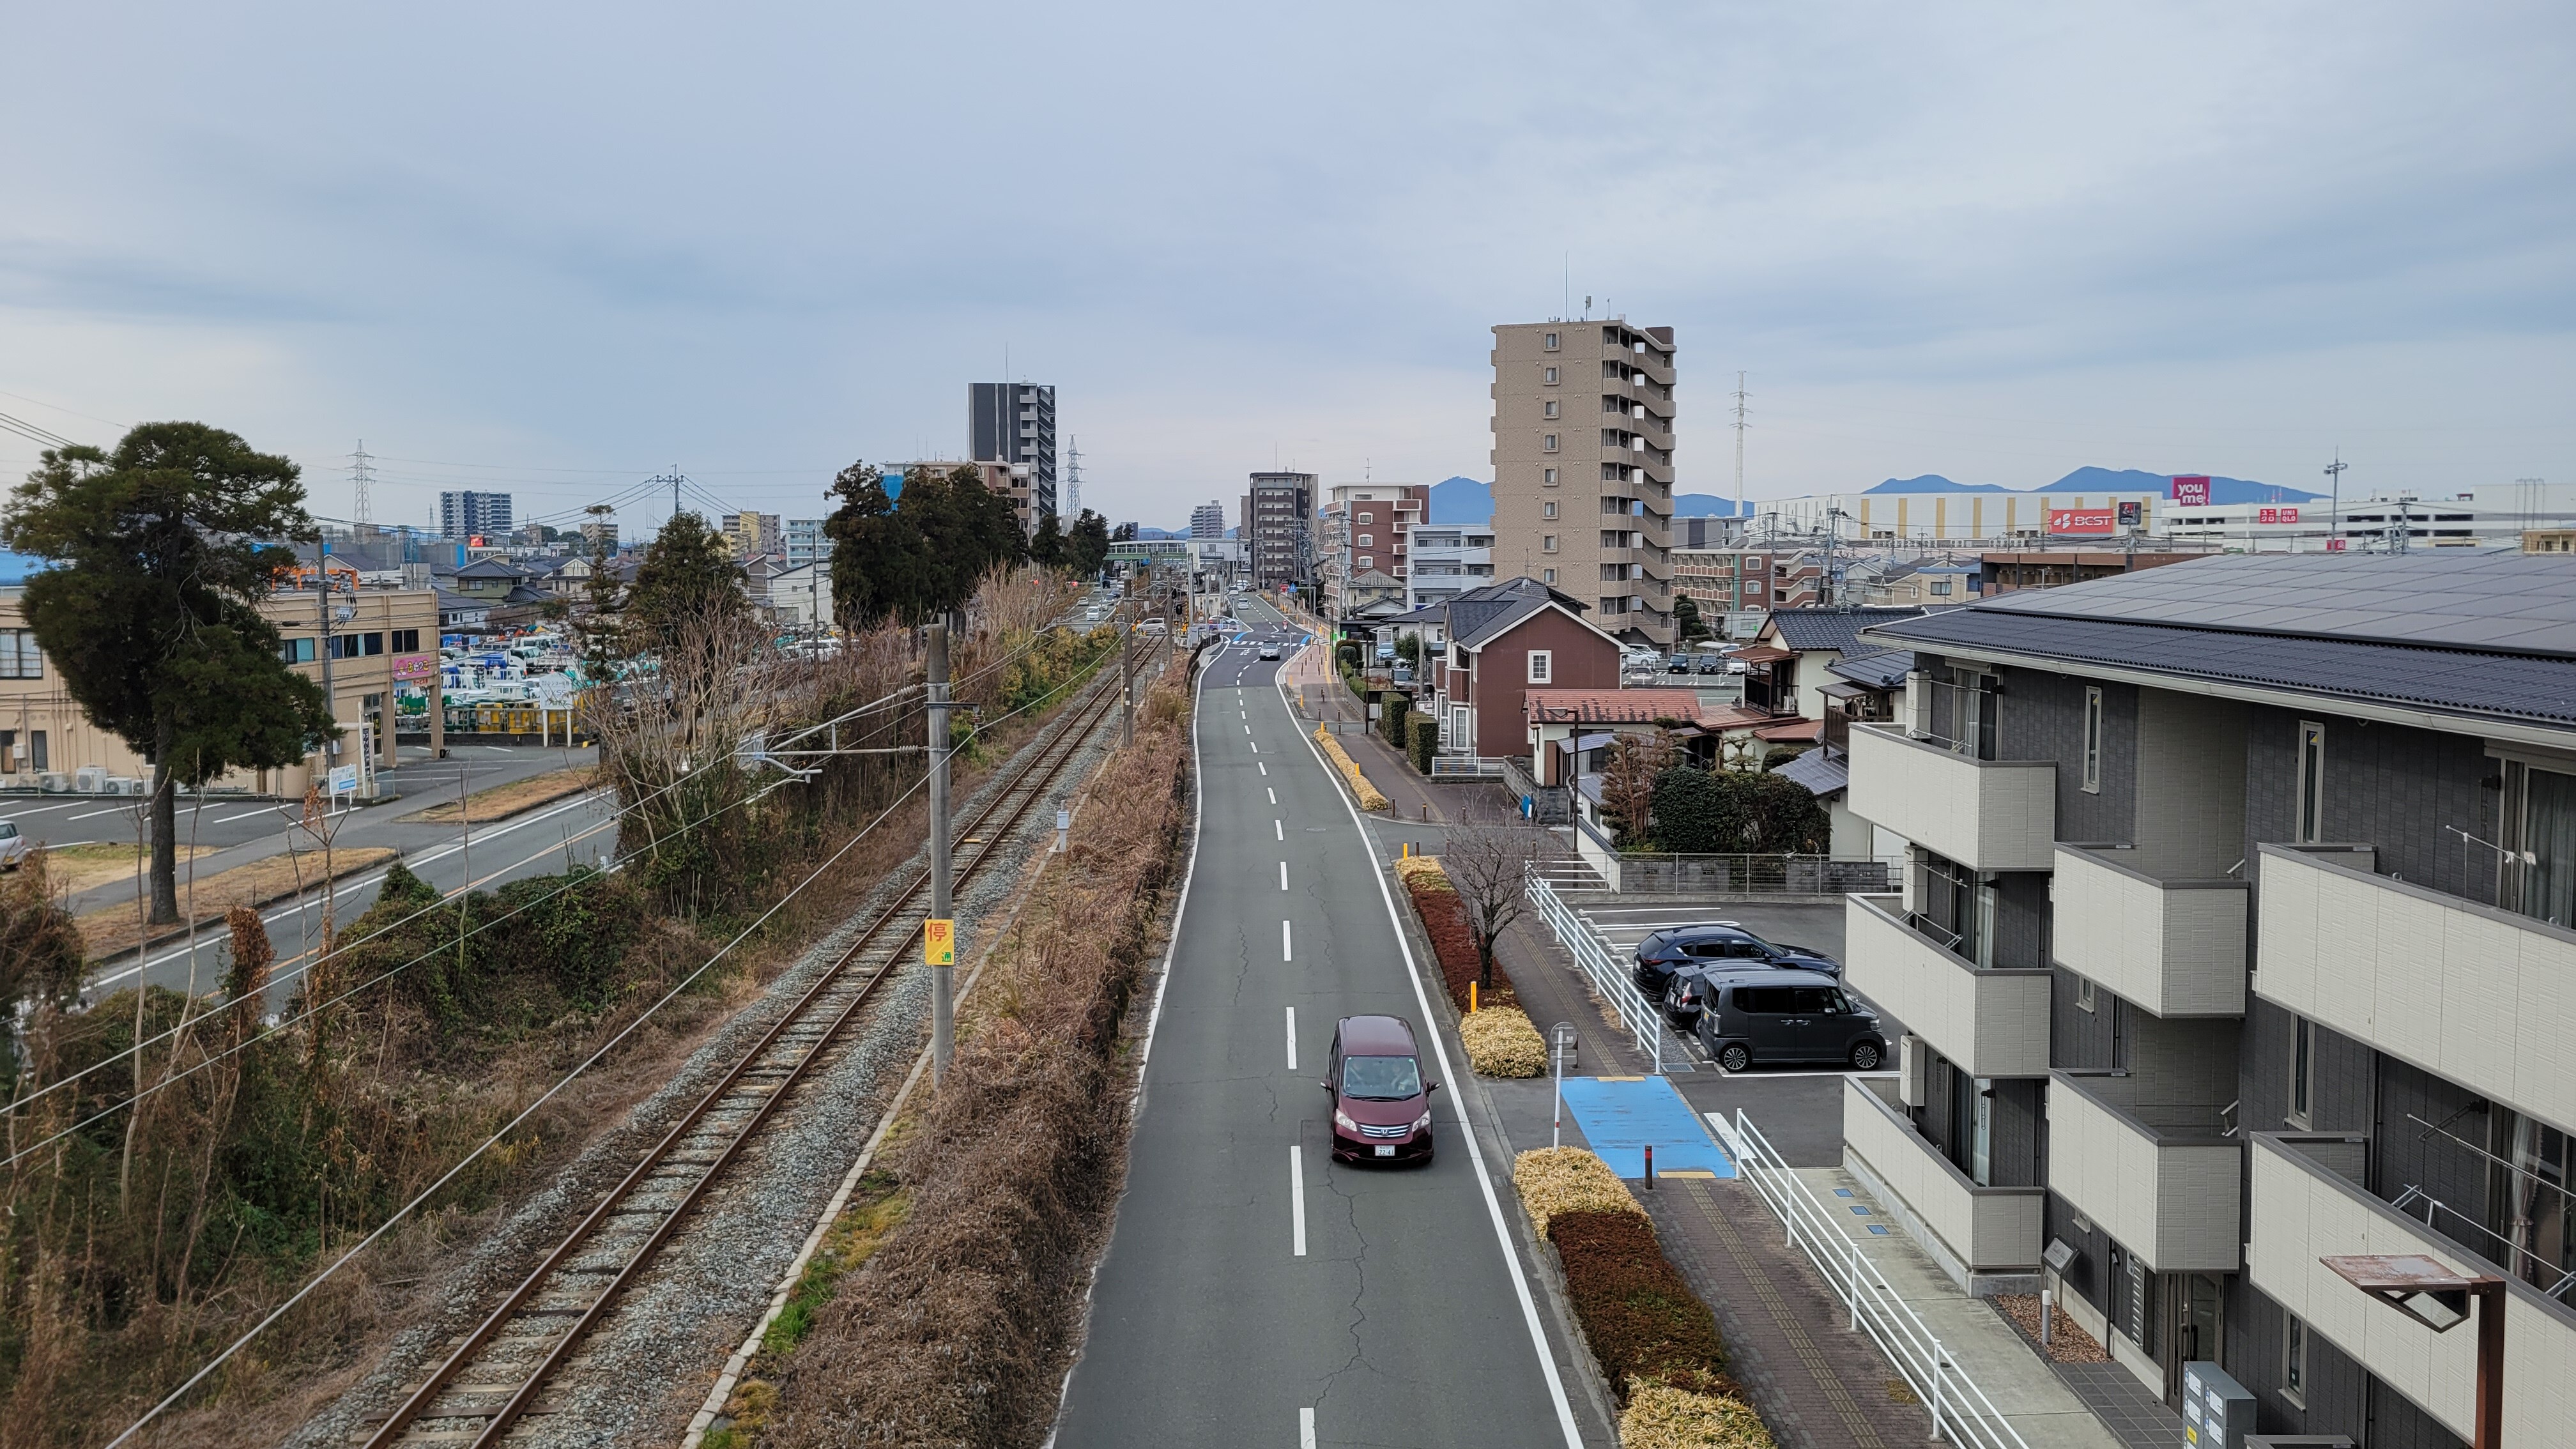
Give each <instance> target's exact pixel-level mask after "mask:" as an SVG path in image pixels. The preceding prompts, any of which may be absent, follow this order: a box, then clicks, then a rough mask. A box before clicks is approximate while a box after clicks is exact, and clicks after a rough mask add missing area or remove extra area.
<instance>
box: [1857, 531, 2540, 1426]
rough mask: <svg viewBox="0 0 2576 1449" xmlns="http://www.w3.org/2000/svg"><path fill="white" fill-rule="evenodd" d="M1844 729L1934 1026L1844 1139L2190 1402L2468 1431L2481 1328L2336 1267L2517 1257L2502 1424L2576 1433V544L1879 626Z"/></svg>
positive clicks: (1986, 603) (1961, 1264) (1872, 1177)
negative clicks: (2425, 1311)
mask: <svg viewBox="0 0 2576 1449" xmlns="http://www.w3.org/2000/svg"><path fill="white" fill-rule="evenodd" d="M1860 638H1861V642H1863V643H1865V644H1866V643H1872V642H1875V643H1879V644H1883V645H1886V646H1888V647H1889V648H1891V649H1905V650H1911V651H1913V654H1914V666H1915V667H1914V669H1913V671H1912V673H1911V674H1910V675H1909V677H1908V681H1907V687H1906V697H1905V698H1906V702H1905V706H1904V709H1903V711H1902V714H1901V717H1900V720H1899V721H1898V722H1897V723H1894V724H1867V723H1856V724H1853V725H1852V726H1851V728H1850V760H1849V781H1850V785H1849V803H1850V808H1851V809H1852V811H1853V812H1855V813H1856V814H1858V815H1859V816H1861V817H1863V818H1864V819H1866V820H1868V821H1870V822H1872V823H1873V824H1874V825H1875V826H1877V827H1878V828H1880V829H1881V830H1884V831H1888V832H1892V833H1894V834H1895V835H1898V836H1902V837H1903V838H1904V839H1905V840H1906V841H1907V842H1908V843H1909V844H1908V855H1909V860H1910V868H1909V871H1908V878H1907V881H1906V884H1905V889H1904V891H1903V892H1902V893H1901V894H1899V893H1890V894H1886V895H1856V896H1853V897H1851V898H1849V900H1848V902H1847V906H1846V937H1845V954H1846V972H1847V981H1848V984H1849V985H1851V986H1852V987H1854V988H1855V989H1857V990H1859V991H1860V992H1862V993H1863V994H1865V995H1867V996H1868V997H1870V998H1871V999H1872V1000H1874V1001H1876V1002H1877V1003H1878V1004H1879V1005H1880V1006H1882V1007H1883V1008H1885V1009H1886V1010H1887V1011H1888V1012H1889V1013H1890V1014H1892V1015H1893V1016H1895V1017H1896V1018H1898V1019H1899V1020H1901V1021H1902V1022H1904V1023H1905V1025H1906V1028H1907V1035H1906V1037H1905V1039H1904V1042H1903V1045H1902V1048H1901V1050H1900V1053H1899V1062H1900V1070H1899V1071H1898V1073H1897V1074H1896V1076H1895V1078H1894V1079H1893V1080H1887V1081H1882V1080H1873V1079H1866V1078H1860V1077H1852V1078H1847V1079H1846V1083H1845V1094H1844V1122H1843V1133H1844V1150H1845V1162H1846V1164H1847V1165H1848V1166H1849V1167H1850V1168H1851V1169H1852V1170H1853V1172H1854V1173H1855V1174H1856V1175H1859V1176H1861V1177H1863V1178H1864V1179H1866V1180H1867V1181H1868V1182H1870V1183H1871V1185H1872V1186H1873V1189H1874V1190H1875V1191H1876V1192H1877V1193H1878V1194H1879V1196H1880V1197H1881V1199H1882V1201H1883V1202H1884V1203H1885V1205H1886V1206H1887V1208H1888V1210H1889V1213H1890V1215H1891V1216H1892V1217H1893V1218H1894V1219H1895V1220H1896V1221H1897V1222H1898V1223H1900V1224H1901V1225H1902V1227H1903V1228H1904V1230H1905V1231H1907V1232H1909V1233H1910V1234H1912V1235H1913V1236H1914V1237H1915V1238H1916V1239H1917V1240H1918V1241H1920V1242H1921V1243H1922V1244H1923V1245H1924V1247H1925V1248H1926V1249H1927V1251H1929V1252H1930V1253H1931V1255H1932V1256H1933V1257H1934V1258H1936V1259H1937V1260H1939V1261H1940V1262H1941V1263H1942V1264H1943V1265H1944V1267H1945V1268H1947V1269H1948V1270H1949V1271H1950V1272H1951V1274H1952V1275H1953V1276H1954V1277H1956V1278H1958V1279H1959V1280H1960V1281H1962V1282H1964V1283H1967V1284H1969V1285H1971V1286H1972V1287H1974V1288H1976V1289H1979V1290H1981V1291H2019V1292H2028V1291H2031V1290H2032V1289H2034V1288H2036V1287H2040V1286H2046V1287H2050V1288H2052V1289H2054V1290H2055V1291H2056V1292H2057V1293H2058V1295H2059V1300H2060V1301H2061V1302H2062V1303H2063V1304H2064V1305H2065V1310H2066V1311H2067V1312H2068V1313H2069V1314H2070V1315H2071V1316H2073V1317H2074V1318H2075V1319H2076V1320H2077V1321H2079V1322H2081V1323H2082V1324H2083V1325H2084V1326H2085V1327H2086V1328H2087V1329H2089V1330H2090V1331H2092V1332H2094V1333H2095V1334H2096V1335H2097V1336H2099V1337H2100V1338H2101V1339H2102V1341H2103V1342H2104V1343H2105V1344H2106V1345H2107V1346H2108V1347H2109V1348H2110V1350H2111V1352H2112V1354H2113V1356H2114V1358H2115V1359H2116V1360H2117V1361H2118V1362H2119V1363H2121V1364H2122V1365H2125V1366H2126V1367H2127V1368H2129V1369H2130V1370H2131V1371H2132V1372H2133V1373H2135V1374H2136V1375H2137V1376H2138V1377H2139V1378H2140V1379H2141V1380H2142V1381H2143V1382H2145V1383H2146V1384H2147V1385H2148V1386H2150V1387H2151V1388H2152V1389H2154V1390H2156V1391H2158V1392H2160V1393H2161V1394H2162V1395H2163V1396H2164V1398H2165V1399H2166V1401H2167V1402H2168V1403H2178V1401H2179V1392H2180V1387H2179V1385H2180V1375H2181V1369H2182V1366H2183V1364H2185V1363H2186V1362H2190V1361H2195V1360H2201V1361H2215V1362H2216V1363H2218V1364H2220V1365H2221V1366H2222V1367H2223V1368H2224V1370H2225V1371H2226V1372H2227V1373H2228V1374H2229V1375H2231V1376H2233V1377H2234V1378H2235V1379H2236V1380H2237V1381H2238V1382H2239V1383H2241V1384H2242V1385H2244V1386H2245V1388H2247V1389H2248V1390H2250V1391H2251V1392H2252V1393H2253V1394H2254V1395H2255V1397H2256V1399H2257V1403H2258V1418H2259V1424H2258V1429H2259V1431H2260V1432H2266V1433H2285V1434H2325V1435H2345V1436H2349V1437H2350V1439H2351V1440H2352V1441H2353V1442H2355V1443H2358V1444H2366V1445H2370V1446H2374V1449H2383V1446H2409V1449H2412V1446H2451V1445H2457V1444H2460V1443H2462V1442H2464V1441H2465V1440H2466V1439H2467V1438H2468V1436H2469V1435H2470V1433H2471V1432H2472V1415H2473V1409H2474V1406H2473V1396H2474V1389H2473V1386H2474V1384H2475V1381H2476V1377H2477V1365H2476V1357H2477V1351H2478V1349H2477V1339H2478V1334H2477V1332H2476V1331H2475V1330H2474V1329H2471V1330H2466V1331H2460V1332H2454V1333H2447V1334H2446V1333H2437V1332H2435V1331H2433V1329H2431V1328H2430V1327H2428V1326H2426V1325H2424V1324H2422V1323H2420V1322H2418V1321H2417V1320H2416V1319H2414V1318H2412V1317H2410V1316H2408V1315H2406V1314H2404V1313H2400V1312H2397V1311H2394V1310H2392V1309H2391V1308H2390V1307H2388V1306H2387V1305H2385V1304H2382V1303H2380V1302H2376V1301H2373V1299H2372V1298H2371V1297H2370V1296H2369V1295H2367V1294H2365V1293H2364V1292H2363V1291H2361V1290H2360V1289H2358V1288H2356V1287H2354V1286H2352V1285H2351V1284H2350V1283H2348V1282H2346V1281H2345V1280H2344V1279H2342V1278H2340V1277H2338V1276H2337V1275H2336V1274H2335V1273H2334V1272H2333V1271H2332V1270H2330V1269H2329V1268H2327V1267H2326V1266H2325V1265H2324V1264H2323V1263H2322V1262H2321V1261H2320V1260H2321V1259H2322V1258H2326V1257H2334V1256H2341V1255H2352V1254H2422V1255H2425V1256H2427V1257H2430V1258H2432V1259H2434V1260H2436V1261H2437V1262H2439V1263H2442V1264H2446V1265H2449V1266H2450V1267H2451V1268H2453V1269H2457V1270H2459V1271H2461V1272H2464V1273H2467V1274H2472V1275H2474V1274H2492V1275H2496V1276H2498V1277H2500V1278H2502V1279H2504V1280H2505V1281H2504V1293H2505V1301H2506V1304H2507V1306H2508V1308H2509V1312H2508V1313H2507V1315H2506V1319H2505V1325H2506V1326H2505V1343H2504V1369H2503V1372H2504V1385H2505V1408H2504V1429H2503V1439H2504V1442H2506V1443H2509V1444H2570V1443H2576V1396H2571V1395H2570V1394H2569V1393H2568V1391H2567V1370H2568V1366H2569V1365H2571V1364H2576V1301H2571V1300H2576V1286H2571V1285H2576V1278H2571V1275H2576V1202H2571V1199H2570V1197H2569V1195H2568V1194H2569V1189H2570V1187H2571V1186H2576V1183H2571V1177H2576V1147H2571V1143H2576V1053H2571V1052H2570V1050H2569V1048H2568V1045H2567V1042H2568V1039H2569V1037H2570V1036H2571V1034H2572V1033H2576V991H2571V988H2570V984H2569V983H2571V982H2576V929H2571V926H2572V925H2576V558H2571V557H2567V556H2550V555H2539V556H2531V555H2523V554H2519V553H2505V552H2501V551H2495V552H2480V553H2464V552H2447V553H2440V554H2436V553H2432V552H2430V551H2426V552H2422V553H2415V554H2407V555H2378V556H2355V555H2351V554H2327V553H2307V554H2296V555H2230V556H2224V557H2215V558H2206V559H2201V560H2197V561H2194V562H2191V563H2185V564H2177V565H2174V566H2171V567H2166V568H2159V569H2156V570H2153V571H2151V572H2144V573H2137V574H2128V575H2123V576H2120V577H2117V578H2110V579H2103V580H2099V581H2096V582H2091V583H2085V584H2079V585H2074V586H2071V587H2067V588H2061V589H2051V590H2047V591H2023V592H2018V593H2012V594H2008V595H2005V596H2002V597H2000V598H1991V599H1984V600H1979V601H1977V602H1974V603H1972V604H1970V605H1969V606H1967V607H1965V608H1960V609H1951V610H1942V611H1935V612H1931V613H1927V614H1924V615H1921V616H1919V617H1914V618H1908V619H1902V620H1896V621H1893V622H1888V623H1882V624H1877V625H1874V626H1872V627H1871V628H1869V629H1867V630H1866V631H1864V632H1863V633H1862V635H1861V636H1860Z"/></svg>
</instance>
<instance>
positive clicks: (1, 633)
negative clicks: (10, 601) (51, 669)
mask: <svg viewBox="0 0 2576 1449" xmlns="http://www.w3.org/2000/svg"><path fill="white" fill-rule="evenodd" d="M44 677H45V651H43V650H41V649H39V648H37V647H36V634H35V631H34V630H32V629H0V679H42V678H44Z"/></svg>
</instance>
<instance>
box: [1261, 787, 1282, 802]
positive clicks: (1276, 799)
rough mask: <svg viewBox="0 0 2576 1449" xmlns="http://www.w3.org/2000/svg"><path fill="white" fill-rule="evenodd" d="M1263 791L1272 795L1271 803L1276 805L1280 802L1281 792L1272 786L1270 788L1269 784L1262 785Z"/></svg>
mask: <svg viewBox="0 0 2576 1449" xmlns="http://www.w3.org/2000/svg"><path fill="white" fill-rule="evenodd" d="M1261 793H1262V794H1264V795H1267V796H1269V797H1270V803H1271V804H1273V805H1276V804H1278V803H1279V792H1278V791H1276V790H1273V789H1271V788H1270V787H1269V786H1267V785H1264V786H1262V787H1261Z"/></svg>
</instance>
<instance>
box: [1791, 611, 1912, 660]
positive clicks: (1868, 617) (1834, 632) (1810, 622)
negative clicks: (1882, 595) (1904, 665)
mask: <svg viewBox="0 0 2576 1449" xmlns="http://www.w3.org/2000/svg"><path fill="white" fill-rule="evenodd" d="M1922 612H1923V611H1922V610H1921V609H1915V608H1903V609H1844V608H1832V609H1774V610H1772V611H1771V628H1772V629H1773V630H1775V631H1776V632H1777V633H1778V634H1779V636H1780V642H1781V643H1782V644H1784V645H1786V646H1788V647H1789V648H1791V649H1796V650H1799V651H1801V652H1804V651H1807V650H1810V649H1837V650H1841V649H1849V648H1851V647H1852V639H1853V638H1854V636H1856V635H1858V634H1859V633H1860V631H1861V630H1863V629H1866V628H1869V627H1870V626H1872V625H1874V624H1886V623H1892V622H1894V621H1895V620H1898V619H1911V618H1915V617H1918V616H1919V615H1921V614H1922Z"/></svg>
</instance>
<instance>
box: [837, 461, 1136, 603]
mask: <svg viewBox="0 0 2576 1449" xmlns="http://www.w3.org/2000/svg"><path fill="white" fill-rule="evenodd" d="M831 496H832V497H833V498H834V499H837V500H838V501H839V502H838V506H837V507H835V508H834V509H833V510H832V514H831V516H830V517H829V518H828V519H826V520H825V521H824V524H823V531H824V533H825V535H826V536H828V537H829V538H830V539H831V540H832V612H833V616H834V617H835V618H836V619H838V620H839V621H840V622H841V623H842V624H843V626H844V627H849V628H867V627H869V626H871V625H873V624H876V623H878V622H879V621H881V620H884V619H887V618H895V619H899V620H901V621H903V622H905V623H907V624H918V623H922V622H924V621H927V620H929V619H932V618H935V617H937V616H939V615H941V614H945V613H948V612H950V611H952V610H955V609H957V608H959V607H961V606H963V605H964V604H965V602H966V600H968V599H969V598H972V597H973V596H974V593H975V586H976V584H977V583H978V582H980V581H981V580H982V579H983V578H984V576H985V574H986V573H988V572H990V571H991V570H992V569H993V568H995V567H997V566H1008V565H1011V564H1017V563H1026V562H1035V563H1039V564H1044V565H1047V566H1049V567H1052V568H1063V569H1069V570H1071V571H1073V572H1074V573H1077V574H1083V575H1090V574H1097V573H1098V572H1099V571H1100V568H1101V565H1102V564H1104V563H1106V562H1107V561H1108V558H1109V526H1108V523H1107V521H1106V520H1104V519H1103V518H1101V516H1100V515H1099V514H1096V513H1094V512H1092V511H1091V510H1090V509H1088V508H1086V509H1084V510H1083V511H1082V516H1081V517H1079V518H1077V519H1075V520H1074V523H1073V527H1072V528H1071V529H1070V530H1065V529H1063V528H1062V526H1061V524H1060V523H1059V522H1058V520H1057V518H1056V516H1055V515H1054V514H1053V513H1048V514H1044V515H1042V516H1041V517H1040V518H1039V520H1038V527H1037V533H1036V536H1035V537H1025V536H1023V535H1022V534H1021V532H1020V523H1019V517H1018V515H1017V514H1016V513H1015V512H1013V510H1012V508H1011V500H1010V499H1009V498H1008V497H1007V496H1005V495H1003V494H1000V493H996V492H994V491H993V490H992V489H990V488H987V487H985V486H984V480H983V476H982V474H981V473H979V472H978V471H977V470H976V468H975V467H974V466H973V465H971V464H961V465H959V466H958V467H956V468H952V469H950V470H949V471H947V472H945V473H939V472H928V473H918V474H914V475H910V476H907V477H906V478H904V480H903V482H902V485H901V492H900V494H899V495H898V494H897V493H895V492H893V491H889V490H888V489H887V487H886V485H885V476H884V474H883V473H881V472H880V471H878V469H877V467H876V466H875V465H874V464H872V463H866V462H857V463H852V464H851V465H850V466H848V467H847V468H844V469H842V470H841V471H840V474H839V476H837V477H835V478H834V479H833V480H832V487H831Z"/></svg>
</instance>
